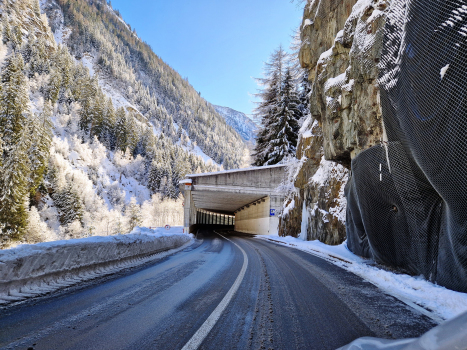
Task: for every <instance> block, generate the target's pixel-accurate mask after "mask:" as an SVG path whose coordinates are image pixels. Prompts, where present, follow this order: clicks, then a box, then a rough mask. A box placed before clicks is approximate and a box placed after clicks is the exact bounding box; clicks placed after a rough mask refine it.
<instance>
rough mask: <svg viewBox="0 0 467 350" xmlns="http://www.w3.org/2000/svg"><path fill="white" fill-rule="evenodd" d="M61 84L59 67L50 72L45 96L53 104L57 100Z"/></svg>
mask: <svg viewBox="0 0 467 350" xmlns="http://www.w3.org/2000/svg"><path fill="white" fill-rule="evenodd" d="M61 86H62V74H61V72H60V70H59V69H57V68H56V69H54V70H53V71H52V73H51V74H50V80H49V84H48V92H47V98H48V99H49V100H50V101H51V102H52V104H55V103H56V102H57V101H58V97H59V93H60V87H61Z"/></svg>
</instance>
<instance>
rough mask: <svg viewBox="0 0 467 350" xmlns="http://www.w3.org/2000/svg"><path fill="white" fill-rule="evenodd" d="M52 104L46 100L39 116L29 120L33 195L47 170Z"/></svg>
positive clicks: (31, 189)
mask: <svg viewBox="0 0 467 350" xmlns="http://www.w3.org/2000/svg"><path fill="white" fill-rule="evenodd" d="M51 117H52V104H51V102H50V101H46V102H45V104H44V109H43V111H42V113H41V114H40V116H39V117H36V116H33V117H32V118H30V120H29V125H30V130H31V141H32V142H31V148H30V150H29V152H28V153H29V160H30V164H31V178H30V180H31V185H30V189H29V190H30V192H31V195H32V196H33V195H34V194H35V192H36V190H37V188H38V187H39V185H40V184H41V183H42V181H43V179H44V175H45V173H46V171H47V165H48V158H49V154H50V145H51V144H52V121H51Z"/></svg>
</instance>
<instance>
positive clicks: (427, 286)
mask: <svg viewBox="0 0 467 350" xmlns="http://www.w3.org/2000/svg"><path fill="white" fill-rule="evenodd" d="M256 238H258V239H264V240H269V241H273V242H275V243H279V244H281V245H284V246H287V247H291V248H295V249H299V250H302V251H305V252H307V253H311V254H313V255H316V256H318V257H321V258H324V259H325V260H327V261H330V262H332V263H334V264H335V265H338V266H340V267H342V268H344V269H346V270H348V271H350V272H353V273H354V274H356V275H358V276H360V277H362V278H363V279H365V280H367V281H369V282H371V283H372V284H374V285H375V286H377V287H379V288H380V289H382V290H383V291H384V292H386V293H388V294H391V295H393V296H395V297H396V298H398V299H401V300H402V301H404V302H406V303H413V304H415V305H414V306H420V307H422V308H424V309H426V310H428V311H431V312H432V313H434V314H435V316H438V317H437V318H440V321H442V320H448V319H451V318H453V317H455V316H458V315H460V314H461V313H463V312H466V311H467V293H461V292H456V291H453V290H449V289H447V288H445V287H441V286H438V285H436V284H434V283H431V282H429V281H427V280H425V279H424V278H423V277H412V276H409V275H406V274H399V273H394V272H390V271H386V270H383V269H381V268H379V267H377V266H372V265H370V264H373V261H371V260H368V259H364V258H361V257H358V256H357V255H355V254H353V253H352V252H350V251H349V250H348V248H347V245H346V242H344V243H343V244H341V245H338V246H330V245H326V244H324V243H321V242H319V241H302V240H301V239H298V238H293V237H290V236H287V237H279V236H256Z"/></svg>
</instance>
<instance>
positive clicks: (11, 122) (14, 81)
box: [0, 53, 29, 152]
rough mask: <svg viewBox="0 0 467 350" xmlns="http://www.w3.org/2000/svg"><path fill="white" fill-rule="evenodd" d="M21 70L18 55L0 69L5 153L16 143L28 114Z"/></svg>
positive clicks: (0, 117)
mask: <svg viewBox="0 0 467 350" xmlns="http://www.w3.org/2000/svg"><path fill="white" fill-rule="evenodd" d="M23 69H24V61H23V57H22V55H21V54H19V53H18V54H13V55H12V56H11V57H9V58H8V59H7V60H6V63H5V66H4V67H3V69H2V80H1V85H0V134H1V135H3V142H4V149H5V150H6V151H7V152H8V150H9V147H11V146H12V145H13V144H15V143H16V142H17V140H18V138H19V135H20V134H21V131H22V129H23V126H24V125H25V124H26V115H27V114H28V113H29V107H28V103H29V97H28V85H27V81H26V77H25V76H24V73H23Z"/></svg>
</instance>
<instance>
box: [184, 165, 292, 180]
mask: <svg viewBox="0 0 467 350" xmlns="http://www.w3.org/2000/svg"><path fill="white" fill-rule="evenodd" d="M285 166H287V164H275V165H265V166H258V167H249V168H242V169H232V170H222V171H216V172H212V173H205V174H189V175H186V177H198V176H206V175H218V174H227V173H236V172H241V171H251V170H259V169H270V168H280V167H285Z"/></svg>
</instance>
